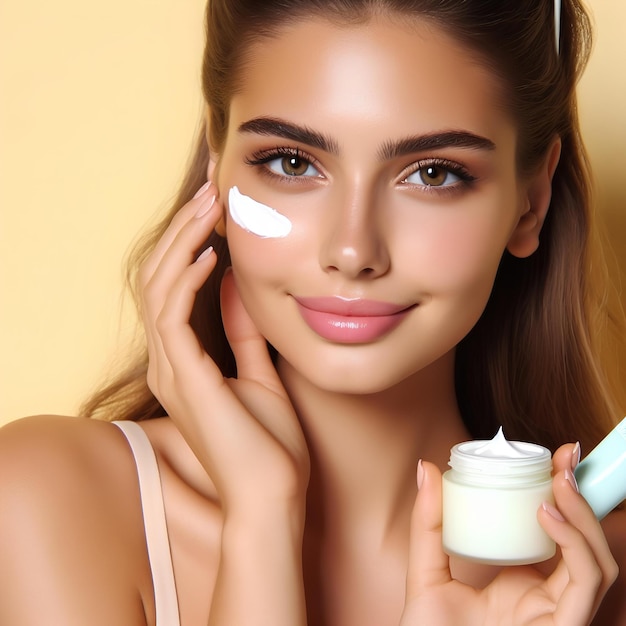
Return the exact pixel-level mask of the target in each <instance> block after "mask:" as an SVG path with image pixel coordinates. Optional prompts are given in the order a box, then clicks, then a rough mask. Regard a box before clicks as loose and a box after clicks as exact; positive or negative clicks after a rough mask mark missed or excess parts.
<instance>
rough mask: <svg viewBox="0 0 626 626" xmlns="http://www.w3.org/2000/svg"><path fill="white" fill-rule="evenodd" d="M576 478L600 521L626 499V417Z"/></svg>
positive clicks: (579, 471)
mask: <svg viewBox="0 0 626 626" xmlns="http://www.w3.org/2000/svg"><path fill="white" fill-rule="evenodd" d="M574 475H575V476H576V482H578V487H579V489H580V493H581V494H582V495H583V497H584V498H585V500H587V502H588V503H589V505H590V506H591V508H592V509H593V512H594V513H595V514H596V517H597V518H598V519H602V518H603V517H605V516H606V515H608V514H609V513H610V512H611V511H612V510H613V509H614V508H615V507H616V506H617V505H618V504H619V503H620V502H622V501H623V500H625V499H626V417H625V418H624V419H623V420H622V421H621V422H620V423H619V424H618V425H617V426H616V427H615V428H614V429H613V430H612V431H611V432H610V433H609V434H608V435H607V436H606V437H605V438H604V439H603V440H602V441H601V442H600V443H599V444H598V445H597V446H596V447H595V448H594V449H593V450H592V451H591V452H590V453H589V454H588V455H587V456H586V457H585V458H584V459H583V460H582V461H581V462H580V463H579V465H578V467H577V468H576V470H575V471H574Z"/></svg>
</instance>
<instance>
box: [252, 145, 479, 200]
mask: <svg viewBox="0 0 626 626" xmlns="http://www.w3.org/2000/svg"><path fill="white" fill-rule="evenodd" d="M287 157H295V158H297V159H301V160H302V161H305V162H307V163H309V164H310V165H312V166H313V167H314V168H315V169H317V170H318V171H320V172H321V167H320V165H319V161H318V160H317V159H315V158H314V157H312V156H310V155H309V154H307V153H306V152H303V151H302V150H301V149H300V148H290V147H276V148H270V149H268V150H259V151H258V152H254V153H253V154H251V155H250V156H249V157H246V159H245V162H246V164H247V165H250V166H253V167H259V166H261V172H262V173H263V174H264V175H265V176H268V177H269V178H273V179H278V180H280V182H283V183H287V184H298V183H302V182H307V179H311V178H313V179H315V178H316V177H314V176H289V175H287V174H285V175H280V174H276V173H275V172H272V171H271V170H270V169H269V168H267V167H263V166H264V165H266V164H267V163H270V162H271V161H274V160H276V159H281V158H287ZM427 167H438V168H441V169H443V170H445V171H446V172H449V173H450V174H453V175H454V176H456V177H458V178H459V182H457V183H454V184H452V185H428V184H426V183H424V184H423V185H416V184H412V183H407V182H405V181H406V179H407V178H408V177H409V176H411V175H412V174H415V173H417V172H418V171H419V170H422V169H425V168H427ZM400 181H401V184H403V185H406V186H409V185H411V186H413V187H414V188H419V189H420V191H422V192H423V193H455V192H458V191H460V190H461V188H465V187H468V186H470V185H471V184H472V183H473V182H475V181H476V177H475V176H472V175H471V174H470V173H469V172H468V171H467V169H466V168H465V167H463V166H462V165H461V164H459V163H456V162H454V161H450V160H448V159H441V158H430V159H422V160H420V161H416V162H414V163H412V164H411V165H410V166H408V167H406V168H405V169H404V170H403V171H402V173H401V175H400Z"/></svg>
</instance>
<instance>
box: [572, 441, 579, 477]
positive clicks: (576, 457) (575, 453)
mask: <svg viewBox="0 0 626 626" xmlns="http://www.w3.org/2000/svg"><path fill="white" fill-rule="evenodd" d="M579 463H580V441H577V442H576V445H575V446H574V449H573V450H572V472H573V471H574V470H575V469H576V468H577V467H578V464H579Z"/></svg>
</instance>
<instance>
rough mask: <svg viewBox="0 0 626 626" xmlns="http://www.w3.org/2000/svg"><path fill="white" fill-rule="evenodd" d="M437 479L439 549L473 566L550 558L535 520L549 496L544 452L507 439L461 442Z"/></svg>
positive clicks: (548, 459) (548, 458)
mask: <svg viewBox="0 0 626 626" xmlns="http://www.w3.org/2000/svg"><path fill="white" fill-rule="evenodd" d="M449 465H450V468H451V469H450V470H448V471H447V472H445V474H444V475H443V547H444V550H445V551H446V552H447V553H448V554H449V555H454V556H459V557H462V558H465V559H469V560H472V561H476V562H479V563H489V564H495V565H523V564H527V563H537V562H539V561H544V560H546V559H549V558H550V557H552V556H553V555H554V553H555V551H556V546H555V544H554V541H552V539H550V537H548V535H547V534H546V533H545V531H544V530H543V529H542V528H541V526H540V525H539V522H538V521H537V510H538V509H539V507H540V506H541V505H542V504H543V503H544V502H549V503H551V504H553V503H554V498H553V495H552V477H551V474H552V455H551V454H550V451H549V450H548V449H547V448H544V447H543V446H539V445H536V444H532V443H525V442H521V441H507V440H506V438H505V437H504V434H503V432H502V428H500V430H499V431H498V434H497V435H496V436H495V437H494V438H493V439H492V440H491V441H483V440H481V441H467V442H464V443H459V444H457V445H456V446H454V447H453V448H452V450H451V451H450V463H449Z"/></svg>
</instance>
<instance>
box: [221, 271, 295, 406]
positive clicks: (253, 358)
mask: <svg viewBox="0 0 626 626" xmlns="http://www.w3.org/2000/svg"><path fill="white" fill-rule="evenodd" d="M220 302H221V309H222V322H223V324H224V331H225V333H226V337H227V338H228V343H229V344H230V347H231V349H232V351H233V354H234V356H235V361H236V362H237V377H238V378H240V379H247V380H253V381H256V382H258V383H260V384H262V385H263V386H265V387H268V388H270V389H272V390H273V391H276V392H279V393H280V394H281V395H282V394H283V393H284V392H283V386H282V383H281V382H280V379H279V377H278V373H277V372H276V368H275V367H274V364H273V363H272V360H271V358H270V355H269V352H268V349H267V343H266V341H265V338H264V337H263V335H261V333H260V332H259V331H258V329H257V327H256V326H255V324H254V322H253V321H252V318H251V317H250V315H249V314H248V311H246V309H245V307H244V305H243V302H242V301H241V297H240V296H239V291H238V289H237V285H236V283H235V277H234V275H233V272H232V270H230V269H229V270H227V272H226V273H225V274H224V278H223V279H222V285H221V290H220Z"/></svg>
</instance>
